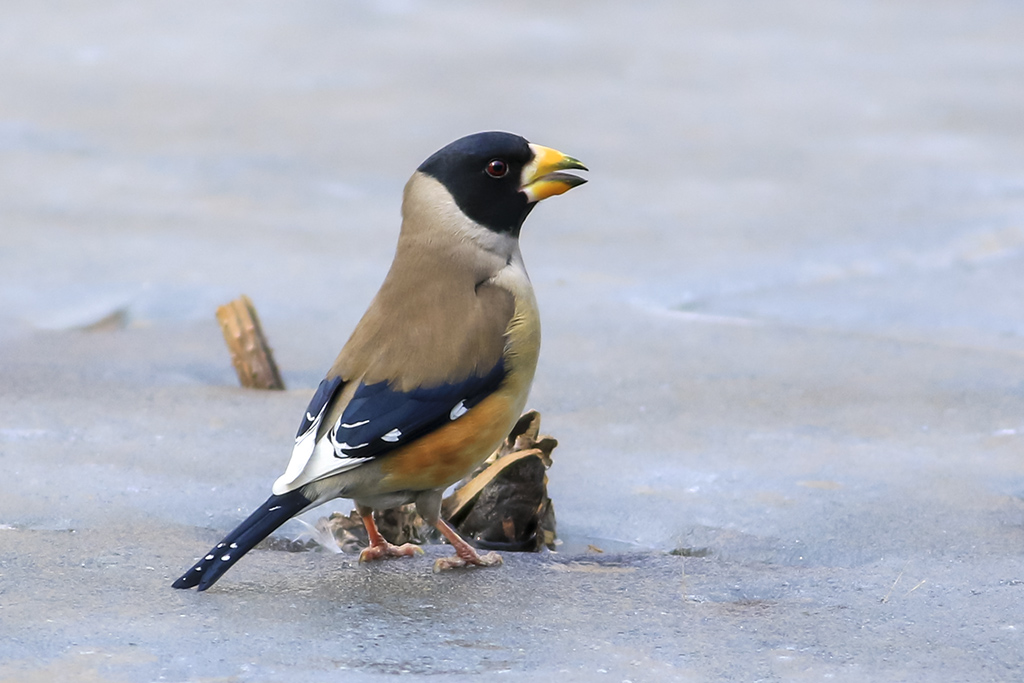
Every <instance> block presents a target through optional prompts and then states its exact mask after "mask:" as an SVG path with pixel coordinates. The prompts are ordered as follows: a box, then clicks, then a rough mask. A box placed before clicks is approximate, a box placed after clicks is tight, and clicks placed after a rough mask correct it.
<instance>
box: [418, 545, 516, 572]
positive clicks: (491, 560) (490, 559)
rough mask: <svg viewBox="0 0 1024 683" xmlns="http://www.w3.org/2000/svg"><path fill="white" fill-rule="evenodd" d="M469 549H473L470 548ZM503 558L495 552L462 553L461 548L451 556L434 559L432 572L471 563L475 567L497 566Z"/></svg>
mask: <svg viewBox="0 0 1024 683" xmlns="http://www.w3.org/2000/svg"><path fill="white" fill-rule="evenodd" d="M470 550H473V549H472V548H470ZM502 562H503V560H502V559H501V555H499V554H498V553H495V552H490V553H487V554H486V555H480V554H478V553H477V552H476V551H475V550H473V552H472V554H471V555H470V554H469V553H463V552H462V551H461V549H460V550H459V551H458V552H457V553H456V554H455V555H452V556H451V557H441V558H438V559H437V560H435V561H434V573H435V574H438V573H440V572H445V571H448V570H449V569H458V568H460V567H466V566H469V565H473V566H476V567H497V566H499V565H501V564H502Z"/></svg>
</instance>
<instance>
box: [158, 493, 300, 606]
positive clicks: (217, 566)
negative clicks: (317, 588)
mask: <svg viewBox="0 0 1024 683" xmlns="http://www.w3.org/2000/svg"><path fill="white" fill-rule="evenodd" d="M310 503H311V501H310V500H308V499H307V498H306V497H305V496H304V495H302V494H301V493H299V491H298V490H296V491H289V492H288V493H286V494H284V495H281V496H278V495H273V496H271V497H270V498H267V502H265V503H263V505H261V506H259V507H258V508H257V509H256V510H255V511H254V512H253V513H252V514H251V515H249V517H248V518H247V519H246V520H245V521H244V522H242V523H241V524H239V525H238V526H237V527H236V528H235V530H234V531H232V532H231V533H230V534H228V535H227V536H225V537H224V540H222V541H221V542H220V543H218V544H217V545H216V546H214V547H213V549H212V550H210V552H208V553H207V554H206V556H205V557H203V559H201V560H199V562H196V564H195V566H193V567H192V568H191V569H189V570H188V571H187V572H185V573H184V574H183V575H182V577H181V578H180V579H178V580H177V581H175V582H174V583H172V584H171V585H172V586H173V587H174V588H192V587H193V586H199V590H201V591H204V590H206V589H207V588H209V587H210V586H212V585H213V584H214V583H216V582H217V579H219V578H220V577H221V576H222V575H223V574H224V572H226V571H227V570H228V569H231V565H233V564H234V563H235V562H238V560H239V559H241V557H242V555H245V554H246V553H247V552H249V551H250V550H252V548H253V546H255V545H256V544H257V543H259V542H260V541H262V540H263V539H264V538H266V537H267V536H269V535H270V534H271V533H272V532H273V531H274V529H276V528H277V527H279V526H281V525H282V524H284V523H285V522H287V521H288V520H289V519H291V518H292V517H294V516H295V515H297V514H298V513H300V512H302V511H303V510H304V509H305V508H307V507H309V505H310Z"/></svg>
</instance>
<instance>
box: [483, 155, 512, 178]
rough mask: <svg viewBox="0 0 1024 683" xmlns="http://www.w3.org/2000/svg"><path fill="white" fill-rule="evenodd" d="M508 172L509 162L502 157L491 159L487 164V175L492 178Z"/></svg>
mask: <svg viewBox="0 0 1024 683" xmlns="http://www.w3.org/2000/svg"><path fill="white" fill-rule="evenodd" d="M506 173H508V164H506V163H505V162H504V161H502V160H501V159H491V162H490V163H489V164H487V175H489V176H491V177H492V178H501V177H503V176H504V175H505V174H506Z"/></svg>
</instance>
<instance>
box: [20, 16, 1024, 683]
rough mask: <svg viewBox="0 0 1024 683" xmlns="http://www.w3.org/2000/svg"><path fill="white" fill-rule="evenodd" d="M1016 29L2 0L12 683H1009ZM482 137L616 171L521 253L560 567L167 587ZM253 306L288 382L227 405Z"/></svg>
mask: <svg viewBox="0 0 1024 683" xmlns="http://www.w3.org/2000/svg"><path fill="white" fill-rule="evenodd" d="M172 7H173V8H172ZM1021 35H1024V8H1022V7H1019V6H1018V5H1016V4H1013V3H1007V2H1000V1H998V0H985V1H983V2H978V3H956V2H944V1H942V2H930V3H922V2H909V1H907V2H904V1H900V2H874V1H872V2H860V3H838V2H825V3H802V2H782V3H772V4H770V5H760V4H750V3H739V2H719V3H670V2H661V3H650V4H643V5H638V4H636V3H614V2H591V3H582V4H581V3H563V4H559V3H554V4H553V3H544V4H541V3H526V2H516V3H504V4H501V5H495V4H479V3H477V4H473V3H468V2H462V3H455V4H451V3H437V2H421V3H407V2H341V3H337V2H323V1H320V0H312V1H310V2H304V3H269V2H262V1H258V2H248V3H195V2H185V3H175V4H174V5H173V6H171V5H167V6H156V5H150V4H139V3H117V2H107V1H103V2H94V3H89V4H87V5H63V6H60V7H57V6H52V5H49V4H40V3H27V2H25V3H10V4H9V6H8V7H6V8H5V12H4V20H3V22H0V92H2V93H3V96H2V97H0V465H2V467H3V471H4V473H5V474H4V476H3V477H0V681H44V680H45V681H50V680H61V679H64V680H104V681H108V680H109V681H138V680H167V681H186V680H188V681H203V680H240V681H295V680H303V681H329V680H330V681H333V680H339V676H341V675H343V676H344V679H345V680H353V681H360V680H379V679H386V678H389V677H392V676H394V677H397V676H407V677H408V676H410V675H412V676H413V678H415V677H416V676H420V677H427V676H432V675H437V674H447V675H449V676H452V677H454V676H461V675H466V676H468V675H477V674H481V673H483V674H489V673H497V672H505V677H506V678H508V679H509V680H524V681H536V680H555V679H558V680H566V681H574V680H579V681H593V680H605V679H607V680H614V681H623V680H631V681H634V682H637V681H647V680H654V681H662V680H664V681H669V680H716V679H720V680H823V679H828V680H840V681H864V680H879V681H888V680H892V681H896V680H970V681H1002V680H1019V679H1020V678H1021V677H1022V676H1024V641H1022V637H1024V635H1022V634H1024V617H1022V616H1021V615H1022V614H1024V166H1022V165H1021V159H1024V128H1022V126H1021V115H1020V113H1021V112H1022V111H1024V47H1022V43H1021V40H1020V36H1021ZM494 128H497V129H507V130H512V131H515V132H518V133H521V134H523V135H525V136H527V137H529V138H530V139H531V140H534V141H536V142H539V143H541V144H544V145H550V146H554V147H556V148H558V149H560V150H563V151H565V152H567V153H570V154H572V155H574V156H577V157H579V158H580V159H582V160H583V161H584V162H585V163H586V164H587V165H588V166H589V167H590V168H591V169H592V170H591V173H590V174H589V179H590V183H589V184H588V185H586V186H584V187H582V188H579V189H577V190H575V191H573V192H571V193H569V194H567V195H565V196H564V197H559V198H557V199H553V200H551V201H548V202H545V203H544V205H543V206H541V207H539V208H538V210H537V211H535V212H534V213H533V214H532V215H531V217H530V219H529V221H528V222H527V224H526V226H525V229H524V232H523V251H524V255H525V259H526V262H527V266H528V268H529V269H530V273H531V276H532V278H533V281H534V284H535V287H536V290H537V297H538V300H539V302H540V305H541V312H542V317H543V323H544V348H543V352H542V357H541V364H540V368H539V370H538V374H537V380H536V382H535V386H534V391H533V394H532V397H531V400H530V407H533V408H536V409H538V410H540V411H541V413H542V415H543V431H544V432H546V433H550V434H553V435H555V436H556V437H557V438H558V439H559V441H560V446H559V447H558V449H557V450H556V451H555V463H554V467H553V468H552V469H551V471H550V472H549V475H550V493H551V496H552V498H553V500H554V502H555V507H556V511H557V514H558V521H559V532H560V535H561V536H562V538H563V541H564V544H563V545H562V547H561V551H560V552H559V553H557V554H542V555H514V554H509V553H506V554H505V561H506V565H505V567H503V568H502V569H499V570H486V571H471V572H462V573H452V574H449V575H444V576H436V575H433V574H432V573H431V572H430V566H431V563H432V558H429V557H428V558H420V559H419V560H409V561H406V562H398V561H396V562H391V563H387V564H382V565H379V566H371V567H359V566H357V565H356V564H355V562H354V558H350V557H347V556H344V555H335V554H329V553H301V554H293V553H286V552H280V551H270V550H257V551H254V552H253V553H251V555H250V556H248V557H246V558H245V559H244V560H243V561H242V562H240V563H239V564H238V565H237V566H236V567H235V568H234V569H232V570H231V572H230V573H228V574H227V575H225V577H224V578H223V579H222V580H221V582H220V583H218V584H217V586H216V587H215V589H213V590H211V591H209V592H207V593H204V594H196V593H194V592H183V591H174V590H172V589H171V588H170V582H171V581H172V580H173V579H174V578H176V577H177V575H178V574H179V573H180V572H181V571H182V570H183V569H185V568H186V567H187V566H188V565H189V564H190V563H191V562H192V561H193V559H194V558H196V557H198V556H199V554H200V553H202V552H204V551H205V550H206V549H207V548H208V547H209V545H210V544H211V543H213V542H215V541H216V540H217V539H218V538H219V537H220V536H221V535H222V534H223V532H225V531H227V530H228V529H229V528H230V527H232V526H233V525H234V524H236V523H237V522H238V521H240V520H241V519H242V518H243V517H244V516H245V514H247V513H248V511H249V510H250V509H251V508H252V507H254V506H255V505H257V504H259V503H260V502H262V500H263V499H264V498H265V497H266V495H267V493H268V491H269V487H270V484H271V483H272V482H273V480H274V479H275V478H276V477H277V476H278V475H279V474H280V472H281V471H282V470H283V468H284V466H285V464H286V462H287V458H288V453H289V449H290V444H291V440H292V435H293V434H294V430H295V428H296V426H297V424H298V419H299V416H300V415H301V411H302V409H303V408H304V407H305V405H306V402H307V401H308V399H309V396H310V395H311V393H312V391H313V390H314V388H315V387H316V385H317V383H318V382H319V380H320V378H321V376H322V373H323V372H324V370H325V369H326V368H327V367H328V366H329V364H330V362H331V361H332V360H333V357H334V354H335V353H336V352H337V351H338V349H339V348H340V346H341V344H342V343H343V342H344V340H345V339H346V337H347V335H348V333H349V331H350V330H351V328H352V326H353V325H354V324H355V322H356V320H357V319H358V316H359V315H360V314H361V312H362V311H363V309H364V308H365V306H366V304H367V303H368V301H369V299H370V297H371V296H372V295H373V293H374V291H375V290H376V288H377V286H378V285H379V283H380V281H381V280H382V278H383V276H384V273H385V271H386V268H387V266H388V263H389V261H390V258H391V253H392V250H393V247H394V240H395V237H396V235H397V229H398V220H399V215H398V211H399V201H400V195H401V190H402V186H403V184H404V182H405V180H406V178H407V177H408V175H409V173H410V172H411V171H412V169H414V168H415V167H416V166H417V165H418V164H419V163H420V161H422V160H423V159H424V158H425V157H426V156H427V155H429V154H430V153H432V152H433V151H434V150H435V149H437V148H438V147H440V146H442V145H443V144H445V143H447V142H449V141H450V140H452V139H454V138H456V137H459V136H461V135H463V134H466V133H469V132H473V131H477V130H483V129H494ZM241 293H246V294H248V295H249V296H250V297H252V299H253V301H254V302H255V304H256V306H257V308H258V310H259V313H260V316H261V319H262V322H263V326H264V329H265V331H266V332H267V334H268V336H269V338H270V341H271V343H272V344H273V346H274V348H275V355H276V358H277V360H278V363H279V364H280V366H281V368H282V371H283V374H284V376H285V380H286V382H287V384H288V386H289V390H288V391H286V392H278V393H266V392H255V391H247V390H242V389H239V388H237V387H236V380H235V377H234V373H233V370H232V369H231V366H230V362H229V359H228V355H227V351H226V350H225V348H224V346H223V342H222V340H221V338H220V332H219V330H218V329H217V325H216V322H215V320H214V317H213V314H214V309H215V307H216V306H217V305H219V304H222V303H225V302H226V301H228V300H231V299H233V298H235V297H236V296H238V295H239V294H241ZM336 508H337V509H342V510H347V505H346V503H345V502H343V501H342V502H339V503H338V505H337V506H336ZM330 509H331V508H330V507H326V506H325V508H322V509H321V510H319V511H317V512H316V513H313V514H310V513H307V518H308V519H314V518H315V517H316V516H317V515H318V514H326V513H328V512H329V511H330ZM300 532H301V529H300V528H299V525H297V524H296V525H295V526H294V527H285V528H284V530H283V531H282V533H284V534H286V535H287V534H295V535H297V534H299V533H300ZM591 547H598V548H601V549H602V550H604V551H605V552H604V553H597V552H595V551H594V550H592V549H591ZM444 552H445V549H444V548H440V547H438V548H431V549H430V553H428V554H432V555H439V554H441V553H444Z"/></svg>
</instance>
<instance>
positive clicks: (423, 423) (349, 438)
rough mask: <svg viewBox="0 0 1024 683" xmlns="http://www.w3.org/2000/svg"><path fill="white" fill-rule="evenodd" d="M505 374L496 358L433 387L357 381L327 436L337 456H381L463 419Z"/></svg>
mask: <svg viewBox="0 0 1024 683" xmlns="http://www.w3.org/2000/svg"><path fill="white" fill-rule="evenodd" d="M504 378H505V363H504V362H503V360H502V359H500V358H499V360H498V362H497V363H496V364H495V365H494V367H493V368H491V370H490V372H488V373H487V374H485V375H484V376H482V377H480V376H477V375H472V376H470V377H468V378H466V379H464V380H461V381H459V382H453V383H447V384H441V385H440V386H436V387H430V388H419V389H413V390H412V391H399V390H397V389H393V388H391V386H390V385H389V384H388V383H387V382H377V383H376V384H360V385H359V388H358V389H356V392H355V394H354V395H353V396H352V400H351V401H349V403H348V405H347V406H346V407H345V412H343V413H342V415H341V417H340V418H338V420H337V422H335V423H334V426H333V427H332V428H331V430H330V431H329V432H328V438H329V439H330V440H331V443H332V445H333V446H334V453H335V455H336V456H337V457H338V458H360V459H369V458H377V457H380V456H382V455H385V454H386V453H388V452H389V451H392V450H394V449H395V448H398V447H399V446H403V445H405V444H407V443H409V442H410V441H412V440H414V439H416V438H417V437H419V436H422V435H423V434H425V433H427V432H429V431H431V430H433V429H435V428H437V427H439V426H441V425H443V424H445V423H446V422H451V421H454V420H457V419H458V418H460V417H462V415H464V414H465V413H466V412H467V411H468V410H469V409H470V408H472V407H473V406H475V405H476V404H477V403H479V402H480V401H482V400H483V399H484V398H486V397H487V395H488V394H490V393H491V392H492V391H494V390H495V389H497V388H498V386H499V385H500V384H501V381H502V379H504Z"/></svg>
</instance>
